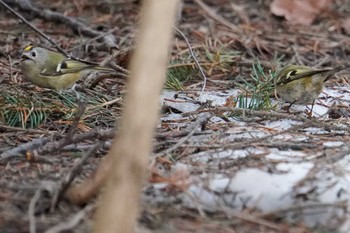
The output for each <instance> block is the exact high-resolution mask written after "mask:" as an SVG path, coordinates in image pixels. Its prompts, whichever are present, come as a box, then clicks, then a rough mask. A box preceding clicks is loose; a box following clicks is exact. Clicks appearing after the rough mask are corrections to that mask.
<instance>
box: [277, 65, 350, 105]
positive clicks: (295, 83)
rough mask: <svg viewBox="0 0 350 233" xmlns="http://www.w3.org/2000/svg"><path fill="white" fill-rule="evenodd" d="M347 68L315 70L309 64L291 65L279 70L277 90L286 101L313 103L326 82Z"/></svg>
mask: <svg viewBox="0 0 350 233" xmlns="http://www.w3.org/2000/svg"><path fill="white" fill-rule="evenodd" d="M346 68H347V67H336V68H334V69H323V70H313V69H311V68H310V67H307V66H300V65H289V66H286V67H284V68H282V69H281V70H279V71H278V73H277V75H276V79H275V90H276V93H277V94H278V96H279V98H280V99H282V100H283V101H284V102H288V103H291V104H294V103H297V104H305V105H307V104H312V103H313V102H314V101H315V100H316V99H317V97H318V96H319V95H320V94H321V92H322V89H323V86H324V83H325V82H326V81H327V80H329V79H330V78H331V77H332V76H333V75H334V74H335V73H337V72H339V71H341V70H343V69H346Z"/></svg>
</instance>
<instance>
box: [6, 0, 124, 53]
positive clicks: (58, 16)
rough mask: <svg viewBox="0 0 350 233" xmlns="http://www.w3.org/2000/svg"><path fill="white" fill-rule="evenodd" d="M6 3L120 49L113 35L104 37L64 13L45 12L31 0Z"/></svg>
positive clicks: (47, 10)
mask: <svg viewBox="0 0 350 233" xmlns="http://www.w3.org/2000/svg"><path fill="white" fill-rule="evenodd" d="M5 1H6V2H7V3H8V4H14V5H16V6H17V7H19V8H20V9H22V10H24V11H30V12H32V13H34V14H35V15H37V16H39V17H41V18H44V19H46V20H50V21H53V22H60V23H64V24H66V25H67V26H69V27H71V28H72V29H73V30H74V31H75V32H79V33H80V34H82V35H84V36H89V37H98V36H102V38H101V39H102V40H103V42H104V44H105V45H106V46H107V47H108V48H118V46H117V45H116V43H115V38H114V36H113V35H112V34H107V35H104V33H103V32H99V31H96V30H94V29H92V28H90V27H88V26H86V25H85V24H84V23H82V22H80V21H78V20H76V19H74V18H71V17H68V16H66V15H64V14H62V13H59V12H54V11H51V10H49V9H44V10H43V9H40V8H38V7H36V6H35V5H33V4H32V2H31V1H30V0H16V1H13V0H5ZM1 2H2V0H1ZM22 20H23V19H22ZM26 24H28V23H26ZM28 25H29V24H28ZM37 32H38V31H37ZM41 36H43V35H41ZM45 38H46V37H45ZM46 39H47V38H46ZM49 41H50V40H49ZM50 43H52V41H50ZM60 52H62V53H65V54H66V52H63V51H61V50H60ZM66 55H67V54H66Z"/></svg>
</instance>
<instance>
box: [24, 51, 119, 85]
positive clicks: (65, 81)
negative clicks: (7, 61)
mask: <svg viewBox="0 0 350 233" xmlns="http://www.w3.org/2000/svg"><path fill="white" fill-rule="evenodd" d="M20 66H21V71H22V73H23V75H24V76H25V78H26V79H27V80H28V81H30V82H31V83H33V84H35V85H37V86H40V87H45V88H50V89H54V90H57V91H61V90H65V89H68V88H70V87H71V86H73V84H74V83H75V82H76V81H78V80H79V79H81V78H83V77H85V76H87V75H88V74H90V73H91V72H92V71H99V72H108V73H113V72H115V71H114V70H113V69H111V68H108V67H102V66H98V65H91V64H87V63H84V62H81V61H76V60H72V59H70V58H68V57H66V56H65V55H63V54H61V53H58V52H53V51H50V50H48V49H44V48H40V47H32V46H28V47H26V48H25V49H24V50H23V53H22V56H21V61H20Z"/></svg>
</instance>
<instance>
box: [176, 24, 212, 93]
mask: <svg viewBox="0 0 350 233" xmlns="http://www.w3.org/2000/svg"><path fill="white" fill-rule="evenodd" d="M174 28H175V30H176V31H177V32H178V33H179V34H180V35H181V36H182V37H183V38H184V40H185V42H186V44H187V47H188V50H189V51H190V54H191V56H192V58H193V60H194V62H195V64H196V66H197V68H198V69H199V72H200V73H201V75H202V77H203V86H202V90H201V94H203V92H204V90H205V87H206V85H207V77H206V76H205V74H204V71H203V69H202V67H201V65H200V64H199V62H198V60H197V58H196V56H195V55H194V53H193V49H192V47H191V44H190V42H189V41H188V40H187V37H186V36H185V34H183V33H182V31H180V29H178V28H177V27H174Z"/></svg>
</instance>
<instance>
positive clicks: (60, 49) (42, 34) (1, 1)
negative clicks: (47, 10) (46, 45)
mask: <svg viewBox="0 0 350 233" xmlns="http://www.w3.org/2000/svg"><path fill="white" fill-rule="evenodd" d="M21 2H23V3H22V4H23V5H24V4H28V7H29V6H31V5H30V3H29V2H27V1H21ZM11 3H15V1H11ZM0 4H1V5H3V6H4V7H6V8H7V9H8V10H9V11H11V12H12V13H13V14H14V15H16V16H17V17H18V18H20V19H21V20H22V21H23V22H24V23H25V24H27V25H28V26H29V27H30V28H31V29H33V30H34V31H35V32H36V33H38V34H39V35H40V36H42V37H43V38H45V39H46V40H47V41H49V42H50V43H51V44H52V45H53V46H55V48H56V49H57V50H58V51H59V52H61V53H63V54H64V55H66V56H67V57H70V55H69V54H68V53H67V52H66V51H64V49H62V48H61V47H60V46H59V45H58V44H57V43H56V42H55V41H54V40H52V39H51V38H50V37H48V36H47V35H46V34H44V33H43V32H42V31H40V30H39V29H38V28H36V27H35V26H34V25H33V24H31V23H30V22H29V21H28V20H26V19H25V18H24V17H23V16H22V15H21V14H20V13H18V12H16V11H15V10H14V9H12V8H11V7H10V6H9V5H7V4H6V3H5V2H4V1H3V0H0ZM19 5H21V3H19Z"/></svg>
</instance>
